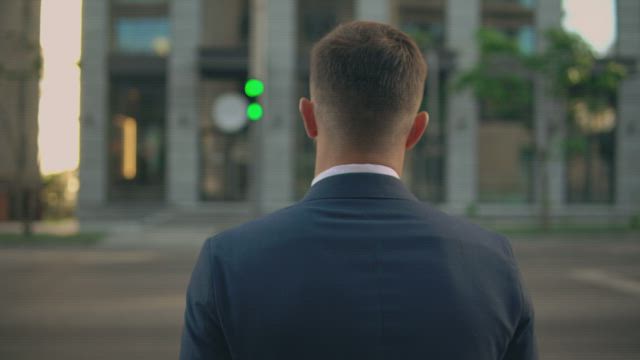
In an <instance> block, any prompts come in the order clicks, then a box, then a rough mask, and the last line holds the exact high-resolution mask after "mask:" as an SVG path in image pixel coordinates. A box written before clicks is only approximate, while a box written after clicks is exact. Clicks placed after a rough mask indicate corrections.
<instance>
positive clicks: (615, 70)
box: [536, 29, 626, 112]
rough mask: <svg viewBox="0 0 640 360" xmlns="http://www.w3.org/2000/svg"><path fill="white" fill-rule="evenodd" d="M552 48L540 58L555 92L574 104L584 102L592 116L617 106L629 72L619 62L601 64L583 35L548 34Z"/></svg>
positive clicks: (564, 32) (541, 66) (551, 32)
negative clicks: (617, 98) (618, 95)
mask: <svg viewBox="0 0 640 360" xmlns="http://www.w3.org/2000/svg"><path fill="white" fill-rule="evenodd" d="M545 35H546V39H547V43H548V46H547V48H546V49H545V51H544V52H543V53H542V54H541V55H539V56H538V58H537V61H536V62H537V64H538V65H539V66H538V67H537V70H539V71H540V72H542V73H543V74H545V75H547V76H549V77H550V79H551V80H552V91H554V92H555V93H556V94H557V95H559V96H562V97H564V98H566V99H567V100H568V101H569V103H570V104H575V103H577V102H583V103H585V104H586V105H587V107H588V109H589V110H590V111H591V112H598V111H602V110H604V109H606V108H609V107H612V106H614V103H615V96H616V93H617V90H618V87H619V85H620V82H621V81H622V80H623V79H624V78H625V76H626V69H625V68H624V66H622V65H621V64H619V63H617V62H615V61H611V60H609V61H606V62H604V63H598V62H597V59H596V55H595V53H594V51H593V50H592V49H591V47H590V46H589V44H587V43H586V42H585V41H584V39H582V38H581V37H580V36H579V35H577V34H573V33H569V32H567V31H564V30H560V29H553V30H549V31H547V33H546V34H545Z"/></svg>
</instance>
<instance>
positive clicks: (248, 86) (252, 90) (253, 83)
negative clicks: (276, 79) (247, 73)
mask: <svg viewBox="0 0 640 360" xmlns="http://www.w3.org/2000/svg"><path fill="white" fill-rule="evenodd" d="M263 92H264V84H263V83H262V81H260V80H257V79H249V80H247V82H246V83H245V84H244V93H245V94H247V96H248V97H258V96H260V95H262V93H263Z"/></svg>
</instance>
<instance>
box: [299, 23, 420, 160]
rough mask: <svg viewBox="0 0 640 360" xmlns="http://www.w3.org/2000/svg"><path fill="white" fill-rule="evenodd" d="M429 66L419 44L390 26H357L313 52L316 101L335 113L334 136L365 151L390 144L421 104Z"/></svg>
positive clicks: (339, 29) (330, 36)
mask: <svg viewBox="0 0 640 360" xmlns="http://www.w3.org/2000/svg"><path fill="white" fill-rule="evenodd" d="M426 77H427V64H426V62H425V60H424V56H423V55H422V52H421V51H420V49H419V48H418V46H417V45H416V43H415V42H414V41H413V40H412V39H411V38H410V37H409V36H407V35H406V34H405V33H403V32H402V31H400V30H398V29H396V28H394V27H392V26H390V25H386V24H381V23H376V22H368V21H353V22H349V23H345V24H342V25H340V26H338V27H337V28H335V29H334V30H333V31H331V32H330V33H329V34H327V35H326V36H324V37H323V38H322V39H321V40H320V41H319V42H318V43H317V44H315V46H314V47H313V49H312V51H311V66H310V79H311V86H312V88H313V89H314V90H315V94H314V96H315V98H316V101H317V102H318V103H320V104H321V105H322V107H323V108H325V109H326V110H328V111H330V112H331V113H330V114H329V115H328V116H327V118H329V122H330V124H328V125H329V126H330V127H331V128H332V136H338V137H342V138H343V139H342V140H345V141H348V142H349V143H351V144H353V145H356V146H358V147H360V148H361V149H363V148H370V147H371V146H378V145H380V144H379V142H378V143H374V142H376V141H377V139H379V140H380V141H383V142H387V141H389V140H392V137H393V136H395V135H396V134H398V130H400V129H402V128H403V127H402V126H400V125H401V122H402V121H401V120H402V119H403V118H406V117H408V115H410V114H415V113H416V112H417V110H418V108H419V106H420V103H421V101H422V96H423V91H424V83H425V80H426Z"/></svg>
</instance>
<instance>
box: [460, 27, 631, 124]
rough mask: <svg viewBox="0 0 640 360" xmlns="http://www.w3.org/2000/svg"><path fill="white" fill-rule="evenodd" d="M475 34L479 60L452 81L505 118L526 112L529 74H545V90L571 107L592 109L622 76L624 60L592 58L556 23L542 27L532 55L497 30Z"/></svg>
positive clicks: (608, 102)
mask: <svg viewBox="0 0 640 360" xmlns="http://www.w3.org/2000/svg"><path fill="white" fill-rule="evenodd" d="M477 38H478V44H479V48H480V60H479V61H478V63H477V64H476V66H475V67H473V68H472V69H470V70H469V71H467V72H465V73H463V74H462V75H461V76H460V78H459V79H458V81H457V82H456V84H455V87H456V89H458V90H461V89H465V88H470V89H472V90H473V91H474V93H475V95H476V96H477V97H478V99H480V101H482V103H483V104H484V106H485V110H488V113H489V114H491V116H496V117H502V118H505V119H509V118H514V117H516V118H517V117H518V116H519V115H521V114H523V113H526V112H530V111H531V105H532V102H533V91H532V88H531V82H530V79H531V78H532V76H533V75H544V76H545V77H547V78H548V79H550V80H551V89H549V90H550V91H553V92H554V93H555V94H556V95H557V96H559V97H562V98H565V99H566V100H567V101H568V103H569V104H570V105H572V106H571V108H572V109H573V105H575V104H576V103H579V102H581V103H584V104H586V105H587V107H588V109H589V111H591V112H594V113H595V112H599V111H603V110H605V109H607V108H610V107H612V106H613V105H614V103H615V96H616V92H617V89H618V87H619V85H620V82H621V81H622V80H623V79H624V78H625V76H626V70H625V68H624V66H622V65H621V64H619V63H617V62H615V61H606V62H598V61H597V58H596V55H595V53H594V51H593V50H592V49H591V47H590V46H589V44H587V43H586V42H585V41H584V40H583V39H582V38H581V37H580V36H579V35H577V34H574V33H570V32H567V31H565V30H562V29H552V30H549V31H547V32H546V33H545V38H546V43H547V46H546V49H545V50H544V51H543V52H542V53H541V54H537V55H536V54H532V55H529V54H525V53H524V52H523V51H521V50H520V49H519V47H518V45H517V43H516V42H515V41H514V40H512V39H510V38H508V37H507V36H506V35H504V34H502V33H501V32H499V31H497V30H492V29H482V30H480V31H479V32H478V36H477ZM505 64H507V66H505ZM513 69H518V71H514V70H513Z"/></svg>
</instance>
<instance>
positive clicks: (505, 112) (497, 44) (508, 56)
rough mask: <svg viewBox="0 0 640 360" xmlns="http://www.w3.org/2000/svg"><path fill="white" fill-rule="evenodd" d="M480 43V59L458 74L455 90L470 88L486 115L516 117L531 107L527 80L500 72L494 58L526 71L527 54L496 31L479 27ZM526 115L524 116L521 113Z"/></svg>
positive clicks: (530, 89)
mask: <svg viewBox="0 0 640 360" xmlns="http://www.w3.org/2000/svg"><path fill="white" fill-rule="evenodd" d="M477 39H478V43H479V45H480V61H479V62H478V63H477V64H476V66H475V67H474V68H472V69H470V70H469V71H468V72H466V73H464V74H462V76H461V77H460V78H459V79H458V81H457V82H456V84H455V87H456V89H458V90H462V89H464V88H471V89H472V90H473V91H474V93H475V95H476V96H477V97H478V99H480V100H481V101H482V105H483V107H484V110H485V113H486V114H487V115H488V116H491V117H496V118H501V119H520V118H522V117H523V114H527V113H528V112H530V109H531V108H532V105H533V103H532V100H533V93H532V87H531V82H530V81H529V80H528V78H526V77H523V76H522V74H514V73H511V72H508V71H503V70H502V69H499V68H498V67H497V66H496V61H503V62H507V63H509V64H510V65H514V66H515V67H518V68H520V69H522V70H527V67H526V66H523V64H525V63H527V61H528V60H527V55H525V54H524V53H523V52H522V51H520V49H519V47H518V44H517V43H516V42H515V41H514V40H512V39H509V38H508V37H507V36H506V35H504V34H502V33H500V32H499V31H496V30H491V29H482V30H480V32H479V33H478V35H477ZM525 117H526V115H525Z"/></svg>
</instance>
